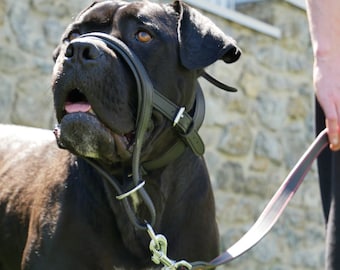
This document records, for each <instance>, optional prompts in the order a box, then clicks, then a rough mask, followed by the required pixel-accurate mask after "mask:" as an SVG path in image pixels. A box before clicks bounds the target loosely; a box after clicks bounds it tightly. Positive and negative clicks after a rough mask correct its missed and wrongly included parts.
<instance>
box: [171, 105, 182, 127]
mask: <svg viewBox="0 0 340 270" xmlns="http://www.w3.org/2000/svg"><path fill="white" fill-rule="evenodd" d="M184 112H185V107H181V108H179V110H178V112H177V114H176V116H175V119H174V121H173V123H172V126H173V127H175V126H176V125H177V124H178V122H179V121H180V120H181V118H183V114H184Z"/></svg>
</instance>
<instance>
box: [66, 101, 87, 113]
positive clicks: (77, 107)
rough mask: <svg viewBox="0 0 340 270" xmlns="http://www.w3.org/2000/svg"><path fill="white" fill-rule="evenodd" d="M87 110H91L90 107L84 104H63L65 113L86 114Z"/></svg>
mask: <svg viewBox="0 0 340 270" xmlns="http://www.w3.org/2000/svg"><path fill="white" fill-rule="evenodd" d="M89 110H91V105H90V104H88V103H86V102H78V103H71V102H67V103H66V104H65V111H66V112H67V113H74V112H88V111H89Z"/></svg>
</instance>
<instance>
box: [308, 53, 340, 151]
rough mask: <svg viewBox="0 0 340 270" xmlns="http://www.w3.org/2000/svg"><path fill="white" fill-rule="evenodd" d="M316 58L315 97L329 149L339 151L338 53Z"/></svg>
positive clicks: (339, 58) (339, 59)
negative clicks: (319, 108) (323, 117)
mask: <svg viewBox="0 0 340 270" xmlns="http://www.w3.org/2000/svg"><path fill="white" fill-rule="evenodd" d="M338 55H339V56H333V57H330V56H328V57H324V58H321V57H318V58H316V60H315V63H314V74H313V79H314V87H315V94H316V97H317V99H318V101H319V103H320V105H321V107H322V109H323V111H324V113H325V116H326V127H327V129H328V138H329V142H330V149H331V150H333V151H337V150H340V66H339V63H340V53H339V52H338ZM336 58H338V59H336Z"/></svg>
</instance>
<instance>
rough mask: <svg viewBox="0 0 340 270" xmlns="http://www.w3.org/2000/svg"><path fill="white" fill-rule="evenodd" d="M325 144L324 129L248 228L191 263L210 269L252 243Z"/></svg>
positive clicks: (271, 221) (266, 229)
mask: <svg viewBox="0 0 340 270" xmlns="http://www.w3.org/2000/svg"><path fill="white" fill-rule="evenodd" d="M327 145H328V136H327V130H326V129H325V130H323V131H322V132H321V133H320V134H319V135H318V136H317V138H316V139H315V140H314V142H313V143H312V144H311V145H310V146H309V148H308V149H307V151H306V152H305V153H304V154H303V156H302V157H301V158H300V160H299V161H298V162H297V163H296V165H295V166H294V168H293V169H292V170H291V172H290V173H289V175H288V176H287V177H286V179H285V180H284V181H283V183H282V185H281V186H280V188H279V189H278V190H277V192H276V193H275V194H274V196H273V197H272V199H271V200H270V202H269V203H268V204H267V206H266V208H265V209H264V210H263V212H262V214H261V215H260V217H259V218H258V219H257V221H256V222H255V223H254V225H253V226H252V227H251V228H250V229H249V231H248V232H247V233H246V234H245V235H244V236H243V237H242V238H241V239H240V240H239V241H237V242H236V243H235V244H234V245H233V246H231V247H230V248H229V249H227V250H226V251H225V252H224V253H222V254H221V255H220V256H218V257H217V258H215V259H213V260H212V261H211V262H194V263H191V265H192V266H193V268H192V269H202V270H203V269H210V268H215V267H217V266H219V265H222V264H226V263H229V262H230V261H232V260H234V259H235V258H237V257H239V256H241V255H242V254H243V253H245V252H246V251H248V250H249V249H251V248H252V247H254V246H255V245H256V244H257V243H258V242H259V241H260V240H261V239H262V238H263V237H264V236H265V235H266V234H267V233H268V232H269V231H270V230H271V229H272V227H273V226H274V225H275V223H276V222H277V220H278V219H279V217H280V216H281V214H282V213H283V211H284V209H285V208H286V206H287V205H288V203H289V201H290V200H291V199H292V197H293V195H294V194H295V192H296V191H297V189H298V188H299V186H300V184H301V183H302V181H303V179H304V177H305V176H306V174H307V173H308V171H309V169H310V167H311V165H312V163H313V161H314V160H315V159H316V158H317V157H318V155H319V154H320V153H321V152H322V150H323V149H324V148H325V147H326V146H327Z"/></svg>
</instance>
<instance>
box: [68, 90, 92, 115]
mask: <svg viewBox="0 0 340 270" xmlns="http://www.w3.org/2000/svg"><path fill="white" fill-rule="evenodd" d="M75 112H83V113H92V114H95V113H94V111H93V110H92V106H91V104H90V103H89V102H88V100H87V98H86V96H85V95H84V94H83V93H82V92H81V91H80V90H79V89H73V90H71V91H70V92H69V94H68V96H67V98H66V101H65V107H64V114H68V113H75Z"/></svg>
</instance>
